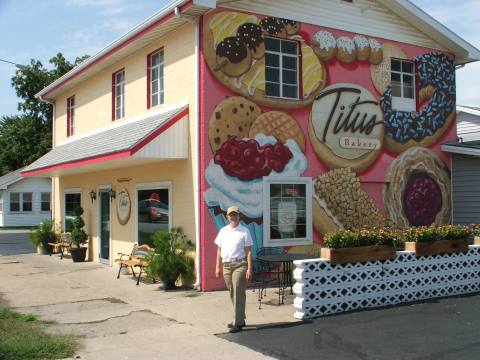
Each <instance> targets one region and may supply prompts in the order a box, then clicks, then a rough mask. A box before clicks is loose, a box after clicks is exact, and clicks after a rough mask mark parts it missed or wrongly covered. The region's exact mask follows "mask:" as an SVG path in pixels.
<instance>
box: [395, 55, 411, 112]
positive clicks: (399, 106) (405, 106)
mask: <svg viewBox="0 0 480 360" xmlns="http://www.w3.org/2000/svg"><path fill="white" fill-rule="evenodd" d="M390 61H391V62H392V61H398V62H400V64H402V63H411V64H412V72H411V73H409V72H404V71H403V69H402V68H401V69H400V71H396V70H390V71H391V73H390V81H391V78H392V74H398V75H399V76H400V91H401V96H393V92H392V109H393V110H397V111H407V112H411V111H416V110H417V100H416V93H415V92H416V91H415V89H416V85H415V62H413V61H409V60H403V59H396V58H391V59H390ZM403 75H409V76H411V77H412V79H413V84H412V86H413V89H412V93H413V98H412V99H411V98H406V97H403Z"/></svg>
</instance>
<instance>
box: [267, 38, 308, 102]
mask: <svg viewBox="0 0 480 360" xmlns="http://www.w3.org/2000/svg"><path fill="white" fill-rule="evenodd" d="M269 38H271V39H275V40H279V41H280V51H272V50H267V49H265V54H272V55H275V56H278V58H279V60H278V61H279V62H278V64H279V65H278V66H279V67H278V70H279V72H280V74H279V76H280V77H279V83H278V85H279V87H280V89H279V90H280V96H275V95H269V94H267V82H268V83H272V84H276V83H274V82H271V81H267V80H266V76H267V75H266V71H267V67H270V68H275V69H277V67H274V66H267V60H266V59H267V57H266V56H265V96H266V97H270V98H278V99H288V100H298V99H300V86H301V81H300V80H301V78H300V61H302V58H301V56H300V55H299V47H300V46H301V45H300V44H299V43H298V41H297V40H291V39H282V38H277V37H274V36H269ZM282 42H293V43H295V46H296V47H297V55H292V54H287V53H282ZM283 56H287V57H291V58H295V59H296V61H297V68H296V69H295V72H296V75H297V93H296V97H287V96H283V85H289V86H292V84H287V83H285V84H284V83H283V70H289V71H292V69H284V68H283Z"/></svg>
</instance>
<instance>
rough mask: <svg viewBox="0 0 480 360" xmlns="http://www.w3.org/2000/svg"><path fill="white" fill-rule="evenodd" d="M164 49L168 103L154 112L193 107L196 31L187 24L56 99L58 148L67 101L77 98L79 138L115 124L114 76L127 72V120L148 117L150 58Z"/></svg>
mask: <svg viewBox="0 0 480 360" xmlns="http://www.w3.org/2000/svg"><path fill="white" fill-rule="evenodd" d="M161 47H163V49H164V56H165V57H164V62H165V67H164V90H165V103H164V104H163V105H160V106H158V107H155V108H151V109H150V111H151V110H157V109H159V108H162V107H166V106H169V105H174V104H177V103H179V102H182V101H189V102H190V104H193V101H194V94H195V74H194V70H195V62H196V58H195V28H194V25H192V24H186V25H184V26H182V27H181V28H179V29H177V30H175V31H174V32H171V33H169V34H167V35H166V36H164V37H163V38H160V39H159V40H156V41H154V42H153V43H152V44H150V45H148V46H147V47H145V48H143V49H141V50H139V51H137V52H135V53H134V54H132V55H130V56H128V57H127V58H125V59H124V60H123V61H119V62H117V63H116V64H114V65H112V66H110V67H109V68H107V69H105V70H103V71H102V72H100V73H99V74H97V75H95V76H94V77H92V78H90V79H88V80H86V81H84V82H82V83H80V84H79V85H78V86H76V87H74V88H73V89H70V90H68V91H67V92H66V93H64V94H62V95H60V96H59V97H58V98H56V99H55V112H56V119H55V144H58V143H61V142H62V141H64V140H65V139H66V137H67V130H66V124H67V98H69V97H70V96H72V95H75V102H76V104H75V135H80V134H83V133H85V132H89V131H92V130H94V129H97V128H99V127H105V126H108V125H110V124H111V123H112V74H113V73H115V72H116V71H118V70H120V69H122V68H124V69H125V118H124V119H121V120H119V121H128V119H129V118H132V117H136V116H140V115H143V114H146V113H147V112H148V111H149V110H147V70H146V69H147V55H148V54H150V53H151V52H153V51H155V50H157V49H159V48H161Z"/></svg>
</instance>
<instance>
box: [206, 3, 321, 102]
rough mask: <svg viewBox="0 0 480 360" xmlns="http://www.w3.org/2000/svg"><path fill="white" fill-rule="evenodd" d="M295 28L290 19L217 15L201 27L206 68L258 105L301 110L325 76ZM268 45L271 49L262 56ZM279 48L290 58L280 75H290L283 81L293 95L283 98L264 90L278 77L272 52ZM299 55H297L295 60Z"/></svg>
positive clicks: (311, 99)
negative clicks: (286, 83)
mask: <svg viewBox="0 0 480 360" xmlns="http://www.w3.org/2000/svg"><path fill="white" fill-rule="evenodd" d="M300 27H301V25H300V23H299V22H297V21H294V20H288V19H282V18H276V17H264V18H261V19H260V18H259V17H257V16H256V15H250V14H244V13H240V12H233V11H222V12H218V13H216V14H215V15H213V16H212V17H211V18H210V19H209V20H208V21H207V24H206V26H205V27H204V32H203V39H204V55H205V60H206V63H207V65H208V67H209V68H210V70H211V72H212V74H213V75H214V76H215V78H216V79H217V80H218V81H219V82H220V83H222V84H223V85H224V86H226V87H227V88H229V89H230V90H232V91H234V92H235V93H237V94H239V95H242V96H245V97H246V98H248V99H250V100H252V101H254V102H255V103H257V104H259V105H267V106H271V107H274V108H288V109H299V108H303V107H305V106H307V105H309V104H311V103H312V102H313V100H314V98H315V96H316V94H317V93H318V92H319V91H321V90H322V89H323V88H324V87H325V85H326V74H327V71H326V69H325V66H324V64H323V63H322V61H321V60H320V59H319V58H318V57H317V56H316V55H315V53H314V51H313V48H312V47H311V46H310V44H308V43H307V41H306V40H305V39H304V38H303V37H302V36H301V35H300V34H299V30H300ZM282 41H283V42H282ZM267 43H268V44H269V46H270V48H269V52H268V51H267V53H268V54H267V56H265V52H266V47H267ZM277 46H278V49H277ZM280 46H281V47H282V51H285V52H286V53H291V54H292V55H294V56H291V57H290V58H289V60H290V62H289V63H288V64H287V63H285V64H284V66H286V68H285V69H287V67H288V69H289V70H288V71H285V69H284V70H282V71H283V72H282V74H283V75H282V76H286V75H285V74H287V73H288V74H287V75H288V76H291V79H290V80H288V81H290V82H289V84H292V86H291V88H292V89H295V90H292V89H290V91H292V92H293V93H292V94H289V95H288V96H283V97H281V96H280V94H276V93H275V91H276V90H273V91H272V90H269V91H270V93H268V91H267V86H268V85H267V84H270V85H271V84H275V83H278V78H277V77H278V76H280V75H279V70H278V69H277V68H278V65H276V66H275V61H276V60H275V56H272V52H276V53H277V54H278V52H279V51H280ZM287 48H290V49H289V50H288V49H287ZM299 54H300V55H301V56H297V55H299ZM272 61H273V62H272ZM267 67H268V68H269V72H268V74H267V71H266V68H267ZM278 91H280V89H278ZM267 93H268V94H267Z"/></svg>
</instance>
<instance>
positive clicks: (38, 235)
mask: <svg viewBox="0 0 480 360" xmlns="http://www.w3.org/2000/svg"><path fill="white" fill-rule="evenodd" d="M59 238H60V236H59V234H58V233H56V232H55V229H54V225H53V221H51V220H44V221H43V222H41V223H40V224H39V225H38V227H37V228H36V229H35V230H33V231H32V232H30V241H31V242H32V244H33V245H34V246H38V245H40V244H41V245H42V246H43V248H44V249H48V243H49V242H57V241H58V240H59Z"/></svg>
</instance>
